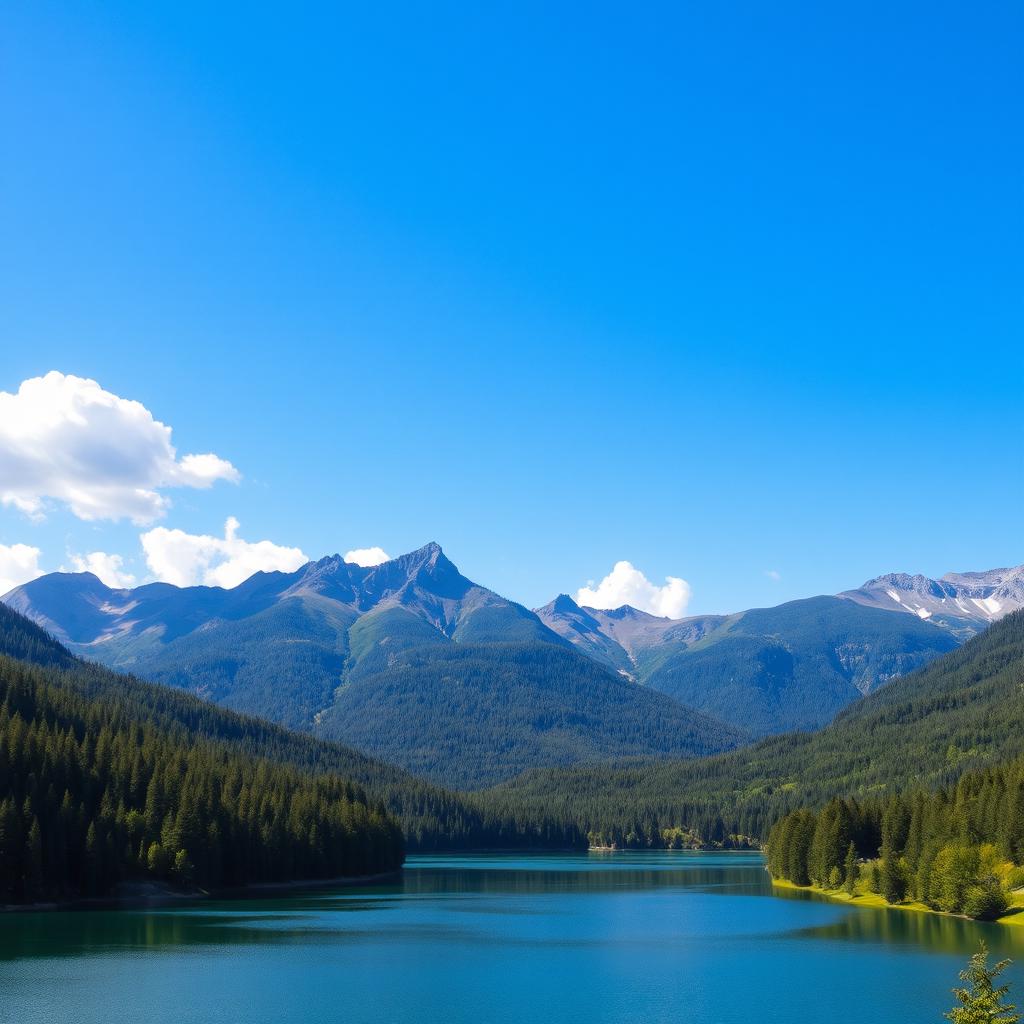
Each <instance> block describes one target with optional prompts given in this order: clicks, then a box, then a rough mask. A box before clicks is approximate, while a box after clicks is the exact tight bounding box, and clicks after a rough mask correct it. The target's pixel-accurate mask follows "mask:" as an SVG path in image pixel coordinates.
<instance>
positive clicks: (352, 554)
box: [345, 548, 391, 568]
mask: <svg viewBox="0 0 1024 1024" xmlns="http://www.w3.org/2000/svg"><path fill="white" fill-rule="evenodd" d="M345 561H346V562H351V563H352V564H353V565H361V566H363V568H369V567H370V566H371V565H380V564H381V562H390V561H391V556H390V555H389V554H388V553H387V552H386V551H385V550H384V549H383V548H353V549H352V550H351V551H346V552H345Z"/></svg>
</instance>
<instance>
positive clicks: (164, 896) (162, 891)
mask: <svg viewBox="0 0 1024 1024" xmlns="http://www.w3.org/2000/svg"><path fill="white" fill-rule="evenodd" d="M401 877H402V868H397V869H396V870H394V871H381V872H378V873H376V874H372V875H341V876H339V877H337V878H310V879H296V880H293V881H290V882H253V883H251V884H249V885H238V886H230V887H228V888H224V889H210V890H206V889H191V890H182V889H174V888H172V887H171V886H169V885H166V884H162V883H159V882H126V883H122V885H123V886H124V888H123V890H122V892H121V893H120V894H118V893H112V894H111V895H109V896H93V897H86V898H82V899H76V900H50V901H46V902H42V903H6V904H0V913H7V914H29V913H42V912H45V911H57V910H130V909H137V908H139V907H171V906H176V905H178V904H182V903H192V902H202V901H205V900H236V899H246V898H249V899H252V898H259V897H261V896H266V897H267V898H270V897H273V896H276V895H279V894H280V893H283V892H293V891H296V890H304V889H328V888H333V887H335V886H353V887H355V886H364V885H373V884H375V883H377V882H387V881H397V880H398V879H400V878H401Z"/></svg>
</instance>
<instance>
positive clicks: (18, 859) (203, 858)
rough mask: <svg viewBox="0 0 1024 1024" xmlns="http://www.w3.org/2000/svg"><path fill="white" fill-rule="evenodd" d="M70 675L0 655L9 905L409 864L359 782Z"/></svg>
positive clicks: (0, 865) (1, 811)
mask: <svg viewBox="0 0 1024 1024" xmlns="http://www.w3.org/2000/svg"><path fill="white" fill-rule="evenodd" d="M66 670H70V671H72V672H74V671H75V667H74V665H73V664H72V663H66V662H62V661H60V660H59V659H54V660H53V661H51V662H50V664H49V666H48V667H40V666H38V665H29V664H26V663H25V662H21V661H15V660H13V659H11V658H9V657H6V656H0V902H22V901H28V900H41V899H54V898H67V897H77V896H93V895H100V894H103V893H105V892H108V891H109V890H110V889H111V888H112V887H113V886H114V885H115V884H116V883H117V882H119V881H122V880H126V879H173V880H176V881H178V882H180V883H189V884H191V883H195V884H198V885H200V886H203V887H219V886H231V885H241V884H247V883H251V882H267V881H285V880H291V879H312V878H320V877H333V876H339V875H358V874H367V873H370V872H379V871H386V870H392V869H394V868H396V867H398V866H399V865H400V864H401V862H402V857H403V842H402V836H401V833H400V830H399V828H398V826H397V824H396V822H395V821H394V820H393V819H392V818H390V817H389V816H388V815H387V813H386V812H385V811H384V809H383V808H382V807H380V806H379V805H377V804H374V803H371V802H370V801H369V800H368V798H367V797H366V795H365V793H364V792H363V790H362V789H361V788H360V787H359V786H357V785H356V784H354V783H353V782H351V781H349V780H347V779H344V778H342V777H341V776H339V775H336V774H331V773H328V772H318V773H313V772H310V771H303V770H301V769H299V768H298V767H296V766H294V765H289V764H282V763H279V762H276V761H273V760H270V759H269V758H267V757H259V756H256V755H254V754H252V753H249V752H247V751H244V750H242V749H239V745H238V744H235V743H232V742H228V741H225V740H223V739H219V740H218V739H213V738H209V737H202V736H198V735H196V734H194V733H190V732H189V731H188V730H186V729H183V728H182V727H180V726H176V725H172V724H170V723H168V721H167V720H166V719H165V718H163V717H162V716H161V715H160V714H159V713H156V712H154V710H153V709H149V711H148V713H147V711H146V709H145V707H144V705H142V704H141V703H140V702H138V701H137V702H135V703H134V704H131V703H130V702H129V706H126V704H125V703H124V702H120V701H117V700H111V699H104V698H102V697H98V696H90V695H86V694H84V693H83V692H81V690H80V689H79V688H78V687H77V686H75V685H73V682H79V683H80V682H82V680H80V679H75V678H74V677H73V676H69V675H68V672H67V671H66Z"/></svg>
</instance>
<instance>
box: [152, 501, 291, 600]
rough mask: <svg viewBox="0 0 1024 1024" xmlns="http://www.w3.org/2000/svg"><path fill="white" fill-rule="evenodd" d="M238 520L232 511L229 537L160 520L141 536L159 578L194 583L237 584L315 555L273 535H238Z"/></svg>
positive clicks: (226, 530) (285, 569)
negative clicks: (175, 527) (168, 525)
mask: <svg viewBox="0 0 1024 1024" xmlns="http://www.w3.org/2000/svg"><path fill="white" fill-rule="evenodd" d="M238 527H239V523H238V520H237V519H235V517H234V516H231V517H230V518H229V519H228V520H227V522H226V523H225V524H224V536H223V537H210V536H208V535H206V534H195V533H185V531H184V530H168V529H167V528H166V527H164V526H157V527H155V528H154V529H152V530H147V531H146V532H145V533H143V534H142V535H141V537H140V540H141V541H142V550H143V551H144V552H145V554H146V564H147V565H148V566H149V569H150V572H152V574H153V576H154V577H155V578H156V579H158V580H163V581H164V582H166V583H174V584H176V585H177V586H179V587H190V586H194V585H195V584H198V583H204V584H206V585H207V586H211V587H227V588H230V587H237V586H238V584H239V583H241V582H242V581H243V580H246V579H248V578H249V577H250V576H251V575H252V574H253V573H254V572H260V571H263V572H273V571H275V570H279V571H281V572H294V571H295V570H296V569H298V568H299V566H300V565H304V564H305V563H306V562H308V561H309V559H308V558H307V557H306V555H305V554H303V552H302V551H301V550H300V549H299V548H288V547H283V546H282V545H280V544H274V543H273V542H272V541H269V540H258V541H248V540H243V539H242V538H241V537H239V536H238Z"/></svg>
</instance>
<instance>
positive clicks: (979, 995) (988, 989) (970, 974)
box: [945, 942, 1021, 1024]
mask: <svg viewBox="0 0 1024 1024" xmlns="http://www.w3.org/2000/svg"><path fill="white" fill-rule="evenodd" d="M1009 964H1010V961H1009V960H1001V961H1000V962H999V963H997V964H996V965H995V966H994V967H992V968H990V967H989V966H988V949H987V948H986V946H985V943H984V942H982V943H981V947H980V949H979V950H978V952H977V953H975V954H974V956H972V957H971V960H970V963H969V964H968V966H967V969H966V970H963V971H961V972H960V980H961V981H963V982H966V983H967V987H965V988H954V989H953V995H954V996H956V1000H957V1003H959V1005H958V1006H954V1007H953V1009H952V1010H950V1011H949V1012H948V1013H947V1014H945V1016H946V1018H947V1019H948V1020H951V1021H952V1022H953V1024H1018V1021H1019V1020H1020V1019H1021V1017H1020V1014H1019V1013H1016V1012H1015V1011H1016V1009H1017V1008H1016V1006H1014V1004H1013V1003H1007V1002H1006V1001H1005V1000H1006V997H1007V995H1008V994H1009V991H1010V986H1009V985H1000V986H999V987H996V985H995V981H996V979H997V978H998V977H999V976H1000V975H1001V974H1002V973H1003V971H1004V970H1006V968H1007V967H1008V966H1009Z"/></svg>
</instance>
